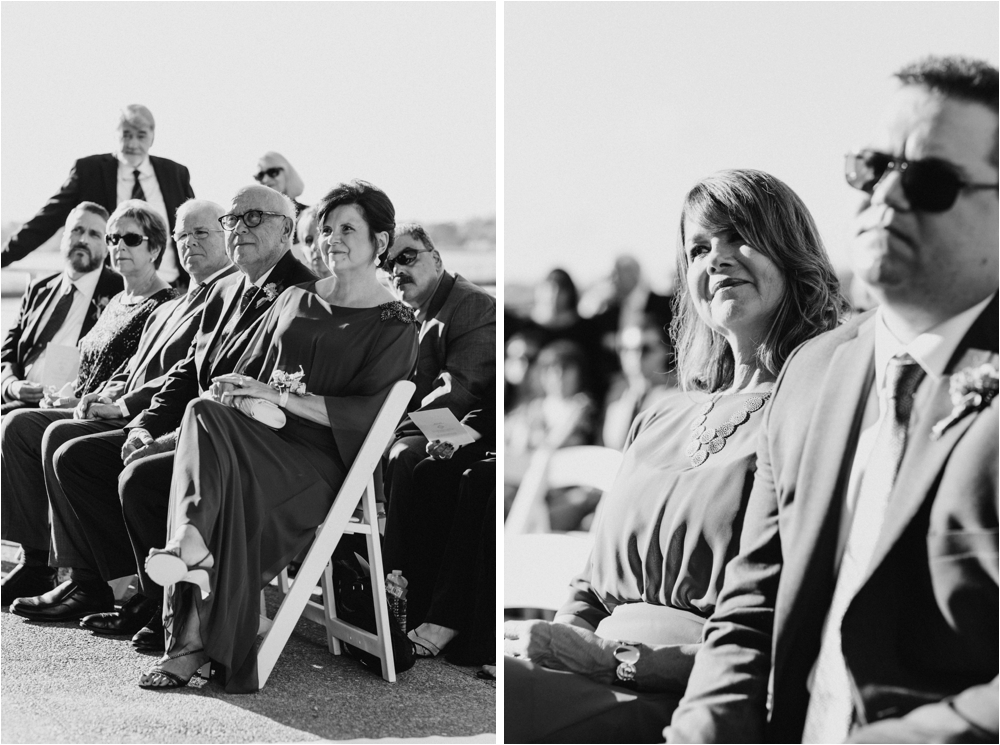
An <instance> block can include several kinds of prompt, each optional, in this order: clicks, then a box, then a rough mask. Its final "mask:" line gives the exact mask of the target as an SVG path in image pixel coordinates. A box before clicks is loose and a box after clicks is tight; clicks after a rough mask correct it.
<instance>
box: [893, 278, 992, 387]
mask: <svg viewBox="0 0 1000 745" xmlns="http://www.w3.org/2000/svg"><path fill="white" fill-rule="evenodd" d="M994 294H995V293H994ZM992 299H993V295H990V296H989V297H987V298H986V299H985V300H983V301H981V302H979V303H976V304H975V305H973V306H972V307H971V308H968V309H967V310H964V311H962V312H961V313H959V314H958V315H956V316H952V317H951V318H949V319H948V320H947V321H944V322H942V323H939V324H938V325H937V326H935V327H934V328H932V329H928V330H927V331H925V332H924V333H922V334H920V336H918V337H917V338H916V339H914V340H913V341H911V342H910V343H909V344H903V343H902V342H901V341H899V339H897V338H896V337H895V336H894V335H893V333H892V331H890V330H889V327H888V326H887V325H886V323H885V318H884V317H883V315H882V309H881V307H880V308H879V309H878V310H877V311H876V312H875V386H876V390H877V391H878V392H879V397H880V398H881V397H882V387H883V385H884V384H885V370H886V367H888V365H889V360H891V359H892V358H893V357H896V356H898V355H900V354H909V355H910V356H911V357H913V359H915V360H916V361H917V363H918V364H919V365H920V366H921V367H922V368H923V369H924V372H925V373H927V375H928V376H929V377H930V378H931V379H932V380H934V381H938V380H940V379H941V378H942V377H944V370H945V367H947V365H948V361H949V360H950V359H951V356H952V355H953V354H954V353H955V350H956V349H957V348H958V345H959V343H960V342H961V341H962V337H964V336H965V334H966V333H967V332H968V331H969V329H970V328H971V327H972V324H973V323H975V321H976V319H977V318H979V315H980V313H982V312H983V309H984V308H985V307H986V306H987V305H989V303H990V301H991V300H992Z"/></svg>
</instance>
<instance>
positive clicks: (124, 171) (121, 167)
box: [115, 153, 156, 181]
mask: <svg viewBox="0 0 1000 745" xmlns="http://www.w3.org/2000/svg"><path fill="white" fill-rule="evenodd" d="M115 158H117V159H118V178H126V177H127V178H128V180H129V181H132V180H134V178H135V177H134V176H133V175H132V171H134V170H135V169H136V168H138V169H139V180H140V181H141V180H142V179H144V178H147V177H148V178H155V177H156V173H154V172H153V164H152V163H150V162H149V156H148V155H147V156H146V157H145V158H143V159H142V163H140V164H139V165H137V166H133V165H131V164H130V163H129V162H128V161H127V160H125V158H123V157H122V154H121V153H115Z"/></svg>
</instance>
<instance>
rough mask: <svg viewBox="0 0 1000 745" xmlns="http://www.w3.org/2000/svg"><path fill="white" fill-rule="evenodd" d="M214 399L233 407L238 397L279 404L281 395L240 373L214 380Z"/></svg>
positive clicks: (221, 376)
mask: <svg viewBox="0 0 1000 745" xmlns="http://www.w3.org/2000/svg"><path fill="white" fill-rule="evenodd" d="M210 390H211V392H212V397H213V398H214V399H215V400H216V401H218V402H219V403H223V404H227V405H229V406H232V405H233V399H234V398H237V397H238V396H249V397H250V398H262V399H264V400H265V401H270V402H271V403H275V404H276V403H278V399H279V397H280V394H279V392H278V391H277V390H275V389H274V388H272V387H271V386H269V385H267V383H261V382H260V381H259V380H256V379H254V378H251V377H250V376H249V375H241V374H239V373H229V374H228V375H220V376H219V377H217V378H212V387H211V389H210Z"/></svg>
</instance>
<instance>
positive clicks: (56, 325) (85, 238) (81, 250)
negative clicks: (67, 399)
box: [0, 202, 123, 414]
mask: <svg viewBox="0 0 1000 745" xmlns="http://www.w3.org/2000/svg"><path fill="white" fill-rule="evenodd" d="M107 222H108V211H107V210H105V209H104V207H102V206H101V205H99V204H95V203H93V202H82V203H80V204H78V205H76V206H75V208H74V209H72V210H71V211H70V212H69V214H68V215H67V216H66V225H65V229H64V230H63V234H62V241H61V243H60V249H59V250H60V253H61V255H62V258H63V266H64V268H63V271H62V272H61V273H59V274H53V275H51V276H48V277H45V278H43V279H40V280H38V281H36V282H34V283H32V284H31V285H30V286H29V287H28V289H27V291H26V292H25V293H24V296H23V297H22V298H21V308H20V310H19V311H18V317H17V321H16V322H15V323H14V325H13V326H12V327H11V328H10V331H8V332H7V337H6V339H5V340H4V343H3V351H2V353H0V360H2V363H3V368H2V370H3V372H2V378H0V393H2V396H3V405H2V408H0V413H3V414H6V413H7V412H8V411H12V410H14V409H18V408H22V407H25V406H28V407H37V406H38V402H39V401H40V400H41V399H42V393H43V390H44V388H45V386H46V385H53V386H55V387H56V388H60V387H61V386H62V385H63V384H64V383H67V382H69V381H70V380H72V379H73V378H74V377H75V375H76V373H75V371H74V370H72V369H65V370H64V371H63V374H62V375H61V377H57V375H58V374H57V369H58V367H59V365H58V363H57V362H56V361H53V362H52V364H50V365H49V366H48V367H49V369H48V372H46V362H48V361H49V359H50V358H54V357H55V356H56V355H58V354H60V353H59V352H57V351H56V350H58V349H59V348H61V347H76V345H77V342H78V341H79V340H80V337H82V336H83V335H84V334H86V333H87V332H88V331H90V329H91V327H92V326H93V325H94V323H96V321H97V318H98V317H99V316H100V314H101V311H103V310H104V306H105V305H107V302H108V300H110V299H111V298H112V297H113V296H114V295H116V294H118V293H119V292H121V289H122V286H123V282H122V278H121V276H120V275H118V274H116V273H115V272H114V271H112V270H111V268H110V267H108V266H106V265H105V261H104V258H105V256H107V253H108V248H107V246H106V245H105V242H104V233H105V228H106V226H107ZM50 351H51V354H50Z"/></svg>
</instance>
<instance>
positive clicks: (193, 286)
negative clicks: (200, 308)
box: [187, 264, 230, 295]
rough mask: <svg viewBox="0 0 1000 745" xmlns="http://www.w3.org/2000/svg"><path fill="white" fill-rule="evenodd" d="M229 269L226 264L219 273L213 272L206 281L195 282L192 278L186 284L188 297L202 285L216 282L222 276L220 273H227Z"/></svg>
mask: <svg viewBox="0 0 1000 745" xmlns="http://www.w3.org/2000/svg"><path fill="white" fill-rule="evenodd" d="M229 267H230V265H229V264H226V265H225V266H224V267H222V268H221V269H220V270H219V271H217V272H215V274H212V275H210V276H209V277H207V278H206V279H203V280H202V281H201V282H195V280H194V277H192V278H191V281H190V282H189V283H188V289H187V291H188V295H190V294H191V293H192V292H197V291H198V288H199V287H201V286H202V285H210V284H212V283H213V282H215V280H217V279H218V278H219V277H220V276H222V273H223V272H225V271H227V270H228V269H229Z"/></svg>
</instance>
